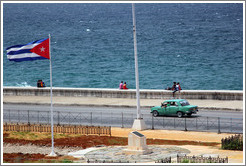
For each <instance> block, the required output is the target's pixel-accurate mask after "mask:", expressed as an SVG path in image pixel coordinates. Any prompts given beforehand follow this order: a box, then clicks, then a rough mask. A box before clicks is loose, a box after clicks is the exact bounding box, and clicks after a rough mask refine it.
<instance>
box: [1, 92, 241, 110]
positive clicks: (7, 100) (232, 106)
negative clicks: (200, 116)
mask: <svg viewBox="0 0 246 166" xmlns="http://www.w3.org/2000/svg"><path fill="white" fill-rule="evenodd" d="M164 100H165V99H140V105H141V107H143V108H150V107H153V106H158V105H160V104H161V102H163V101H164ZM188 101H189V103H190V104H191V105H197V106H198V109H199V110H202V109H206V110H229V111H243V101H241V100H192V99H190V100H188ZM52 102H53V104H54V105H75V106H105V107H136V99H128V98H95V97H70V96H68V97H64V96H53V98H52ZM3 103H4V104H34V105H40V104H45V105H48V104H50V96H7V95H6V96H3Z"/></svg>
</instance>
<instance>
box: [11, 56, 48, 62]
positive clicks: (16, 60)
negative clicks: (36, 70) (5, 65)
mask: <svg viewBox="0 0 246 166" xmlns="http://www.w3.org/2000/svg"><path fill="white" fill-rule="evenodd" d="M38 59H46V58H44V57H41V56H40V57H33V58H29V57H28V58H19V59H18V58H17V59H9V61H14V62H22V61H34V60H38Z"/></svg>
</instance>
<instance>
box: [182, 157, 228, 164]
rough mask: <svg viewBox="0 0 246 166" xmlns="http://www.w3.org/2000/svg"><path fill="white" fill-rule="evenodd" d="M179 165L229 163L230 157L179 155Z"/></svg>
mask: <svg viewBox="0 0 246 166" xmlns="http://www.w3.org/2000/svg"><path fill="white" fill-rule="evenodd" d="M177 163H228V157H226V158H220V157H219V156H218V157H211V156H209V157H203V156H186V155H185V156H179V155H177Z"/></svg>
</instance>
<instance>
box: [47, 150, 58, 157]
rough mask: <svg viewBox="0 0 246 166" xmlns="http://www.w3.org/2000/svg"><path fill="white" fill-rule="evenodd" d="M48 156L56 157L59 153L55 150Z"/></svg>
mask: <svg viewBox="0 0 246 166" xmlns="http://www.w3.org/2000/svg"><path fill="white" fill-rule="evenodd" d="M47 156H49V157H56V156H57V154H56V153H55V152H53V151H52V152H51V153H50V154H49V155H47Z"/></svg>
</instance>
